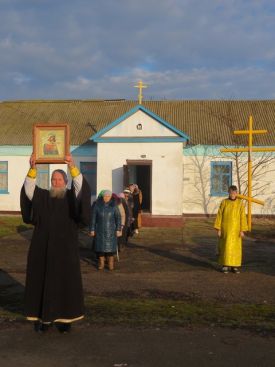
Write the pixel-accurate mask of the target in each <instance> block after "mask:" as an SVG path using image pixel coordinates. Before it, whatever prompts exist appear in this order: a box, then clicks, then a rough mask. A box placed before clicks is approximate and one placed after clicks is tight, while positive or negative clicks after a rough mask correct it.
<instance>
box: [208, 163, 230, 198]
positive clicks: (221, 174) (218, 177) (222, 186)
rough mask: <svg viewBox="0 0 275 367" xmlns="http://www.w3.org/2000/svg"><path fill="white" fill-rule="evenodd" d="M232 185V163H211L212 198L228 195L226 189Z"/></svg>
mask: <svg viewBox="0 0 275 367" xmlns="http://www.w3.org/2000/svg"><path fill="white" fill-rule="evenodd" d="M231 184H232V162H211V188H210V194H211V195H212V196H224V195H227V194H228V187H229V186H230V185H231Z"/></svg>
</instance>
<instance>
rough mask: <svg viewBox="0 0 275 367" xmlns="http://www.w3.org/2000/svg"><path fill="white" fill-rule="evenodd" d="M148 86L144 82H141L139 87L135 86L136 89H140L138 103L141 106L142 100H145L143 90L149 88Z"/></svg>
mask: <svg viewBox="0 0 275 367" xmlns="http://www.w3.org/2000/svg"><path fill="white" fill-rule="evenodd" d="M147 87H148V85H145V84H143V82H142V80H140V81H139V82H138V85H135V88H138V89H139V93H138V103H139V104H141V103H142V99H143V95H142V89H143V88H147Z"/></svg>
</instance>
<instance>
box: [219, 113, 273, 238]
mask: <svg viewBox="0 0 275 367" xmlns="http://www.w3.org/2000/svg"><path fill="white" fill-rule="evenodd" d="M252 125H253V121H252V116H249V121H248V130H235V131H234V134H235V135H248V146H247V147H246V148H234V149H231V148H225V149H221V150H220V151H221V152H231V153H232V152H247V153H248V162H247V174H248V179H247V196H245V195H240V194H238V197H239V198H240V199H244V200H247V202H248V210H247V217H248V230H249V231H251V228H252V226H251V223H252V221H251V217H252V202H253V203H256V204H260V205H264V202H263V201H261V200H257V199H254V198H252V152H275V148H256V147H253V135H254V134H266V133H267V130H253V127H252Z"/></svg>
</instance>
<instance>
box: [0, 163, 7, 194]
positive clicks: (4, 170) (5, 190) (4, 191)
mask: <svg viewBox="0 0 275 367" xmlns="http://www.w3.org/2000/svg"><path fill="white" fill-rule="evenodd" d="M0 163H7V169H3V170H0V173H6V174H7V179H8V180H7V188H6V189H2V190H1V189H0V194H9V162H8V161H0Z"/></svg>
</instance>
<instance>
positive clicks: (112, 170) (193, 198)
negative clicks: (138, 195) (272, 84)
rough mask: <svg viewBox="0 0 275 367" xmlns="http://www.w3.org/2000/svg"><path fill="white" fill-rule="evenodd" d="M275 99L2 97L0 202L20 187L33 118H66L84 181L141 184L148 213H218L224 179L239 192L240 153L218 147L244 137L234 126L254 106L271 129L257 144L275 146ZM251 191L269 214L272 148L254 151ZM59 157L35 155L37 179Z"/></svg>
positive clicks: (14, 198)
mask: <svg viewBox="0 0 275 367" xmlns="http://www.w3.org/2000/svg"><path fill="white" fill-rule="evenodd" d="M273 111H275V101H158V102H154V101H150V102H144V104H143V105H137V104H136V103H135V102H134V101H124V100H119V101H17V102H2V103H0V132H1V136H0V211H1V212H16V211H19V210H20V203H19V195H20V189H21V186H22V183H23V181H24V178H25V175H26V173H27V171H28V167H29V157H30V155H31V153H32V126H33V124H34V123H38V122H43V123H60V122H66V123H68V124H69V125H70V130H71V145H70V146H71V153H72V155H73V157H74V160H75V162H76V164H77V165H78V166H79V167H80V169H81V171H82V172H83V174H84V175H85V177H86V178H87V180H88V181H89V183H90V186H91V189H92V193H93V195H97V194H98V193H99V192H100V191H101V190H102V189H110V190H112V191H113V192H116V193H119V192H121V191H122V190H123V188H124V187H125V186H127V185H128V184H129V183H131V182H134V183H137V184H138V185H139V187H140V188H141V190H142V192H143V204H142V205H143V211H144V212H145V213H150V214H152V215H154V216H182V214H183V215H209V214H215V213H216V212H217V208H218V206H219V204H220V201H221V200H222V199H223V198H224V196H226V195H227V188H228V186H229V185H230V184H236V185H237V186H239V187H240V189H241V191H242V192H243V193H245V192H246V184H247V180H246V167H247V166H246V164H247V163H246V162H247V156H246V154H240V155H236V154H235V155H234V154H230V153H226V154H224V153H221V152H220V149H221V148H224V147H232V146H244V145H245V144H246V142H245V140H244V139H243V138H240V139H239V140H237V139H236V137H234V136H233V130H234V129H240V128H243V127H245V125H246V123H247V119H248V116H249V115H250V114H253V117H254V123H255V128H267V129H268V130H269V131H268V134H266V136H261V137H257V138H255V144H256V145H258V146H264V147H274V145H275V139H274V138H275V135H274V134H275V133H274V129H272V126H274V119H275V116H274V115H273ZM253 162H254V166H253V167H254V168H253V171H254V176H253V195H254V196H256V197H257V198H259V199H261V200H264V201H265V205H264V206H263V207H262V206H258V205H256V204H255V205H254V206H253V213H255V214H264V215H267V214H268V215H274V214H275V202H274V196H275V184H274V182H275V156H274V154H273V153H272V152H271V153H268V152H266V153H261V154H254V155H253ZM56 168H62V169H64V170H66V169H67V168H66V165H63V164H58V165H56V164H41V165H38V173H39V174H38V184H39V186H41V187H45V188H48V187H49V185H50V176H51V172H52V171H53V170H54V169H56Z"/></svg>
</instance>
